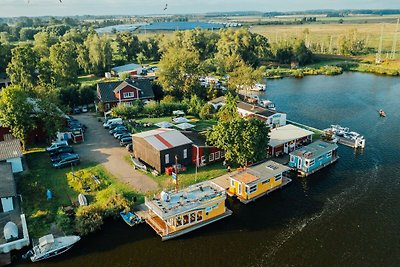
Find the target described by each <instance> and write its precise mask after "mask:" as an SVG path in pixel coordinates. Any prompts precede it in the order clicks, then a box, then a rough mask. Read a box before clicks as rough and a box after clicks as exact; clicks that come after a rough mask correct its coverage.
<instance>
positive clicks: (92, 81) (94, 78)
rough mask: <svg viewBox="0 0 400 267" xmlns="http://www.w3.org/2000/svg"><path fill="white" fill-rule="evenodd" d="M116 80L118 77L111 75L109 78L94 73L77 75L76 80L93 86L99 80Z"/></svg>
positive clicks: (84, 84)
mask: <svg viewBox="0 0 400 267" xmlns="http://www.w3.org/2000/svg"><path fill="white" fill-rule="evenodd" d="M118 80H119V79H118V78H117V77H113V78H111V79H106V78H104V77H97V76H96V75H94V74H90V75H86V76H80V77H78V82H79V83H81V85H83V86H95V85H96V84H97V83H99V82H112V81H118Z"/></svg>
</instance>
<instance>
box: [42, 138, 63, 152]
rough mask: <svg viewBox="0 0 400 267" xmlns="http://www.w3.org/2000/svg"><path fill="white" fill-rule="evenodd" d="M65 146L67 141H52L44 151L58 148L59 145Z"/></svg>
mask: <svg viewBox="0 0 400 267" xmlns="http://www.w3.org/2000/svg"><path fill="white" fill-rule="evenodd" d="M65 146H68V142H67V141H58V142H54V143H52V144H51V146H49V147H47V148H46V151H47V152H51V151H53V150H56V149H58V148H60V147H65Z"/></svg>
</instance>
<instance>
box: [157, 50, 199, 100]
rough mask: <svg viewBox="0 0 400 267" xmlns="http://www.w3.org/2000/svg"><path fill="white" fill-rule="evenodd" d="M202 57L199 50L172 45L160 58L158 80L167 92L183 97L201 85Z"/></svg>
mask: <svg viewBox="0 0 400 267" xmlns="http://www.w3.org/2000/svg"><path fill="white" fill-rule="evenodd" d="M199 64H200V59H199V55H198V53H197V52H192V51H188V50H185V49H178V48H175V47H171V48H170V49H168V51H167V52H166V53H165V54H164V55H163V56H162V58H161V60H160V64H159V66H160V72H159V78H158V82H159V83H160V84H161V85H162V87H163V89H164V91H165V92H167V93H169V94H171V95H173V96H176V97H178V98H182V96H190V95H192V94H194V93H197V91H198V90H199V89H198V87H200V83H199V77H200V70H199Z"/></svg>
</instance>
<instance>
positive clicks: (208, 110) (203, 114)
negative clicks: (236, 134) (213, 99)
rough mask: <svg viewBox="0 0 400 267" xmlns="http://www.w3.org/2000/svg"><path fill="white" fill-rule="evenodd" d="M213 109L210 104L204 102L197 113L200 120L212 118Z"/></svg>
mask: <svg viewBox="0 0 400 267" xmlns="http://www.w3.org/2000/svg"><path fill="white" fill-rule="evenodd" d="M213 111H214V107H213V106H212V105H210V104H206V105H204V106H203V107H202V108H201V110H200V113H199V117H200V119H202V120H207V119H211V118H212V115H213V114H212V113H213Z"/></svg>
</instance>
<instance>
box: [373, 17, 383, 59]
mask: <svg viewBox="0 0 400 267" xmlns="http://www.w3.org/2000/svg"><path fill="white" fill-rule="evenodd" d="M384 25H385V24H382V29H381V38H380V40H379V47H378V53H377V54H376V58H375V62H376V63H381V62H382V42H383V26H384Z"/></svg>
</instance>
